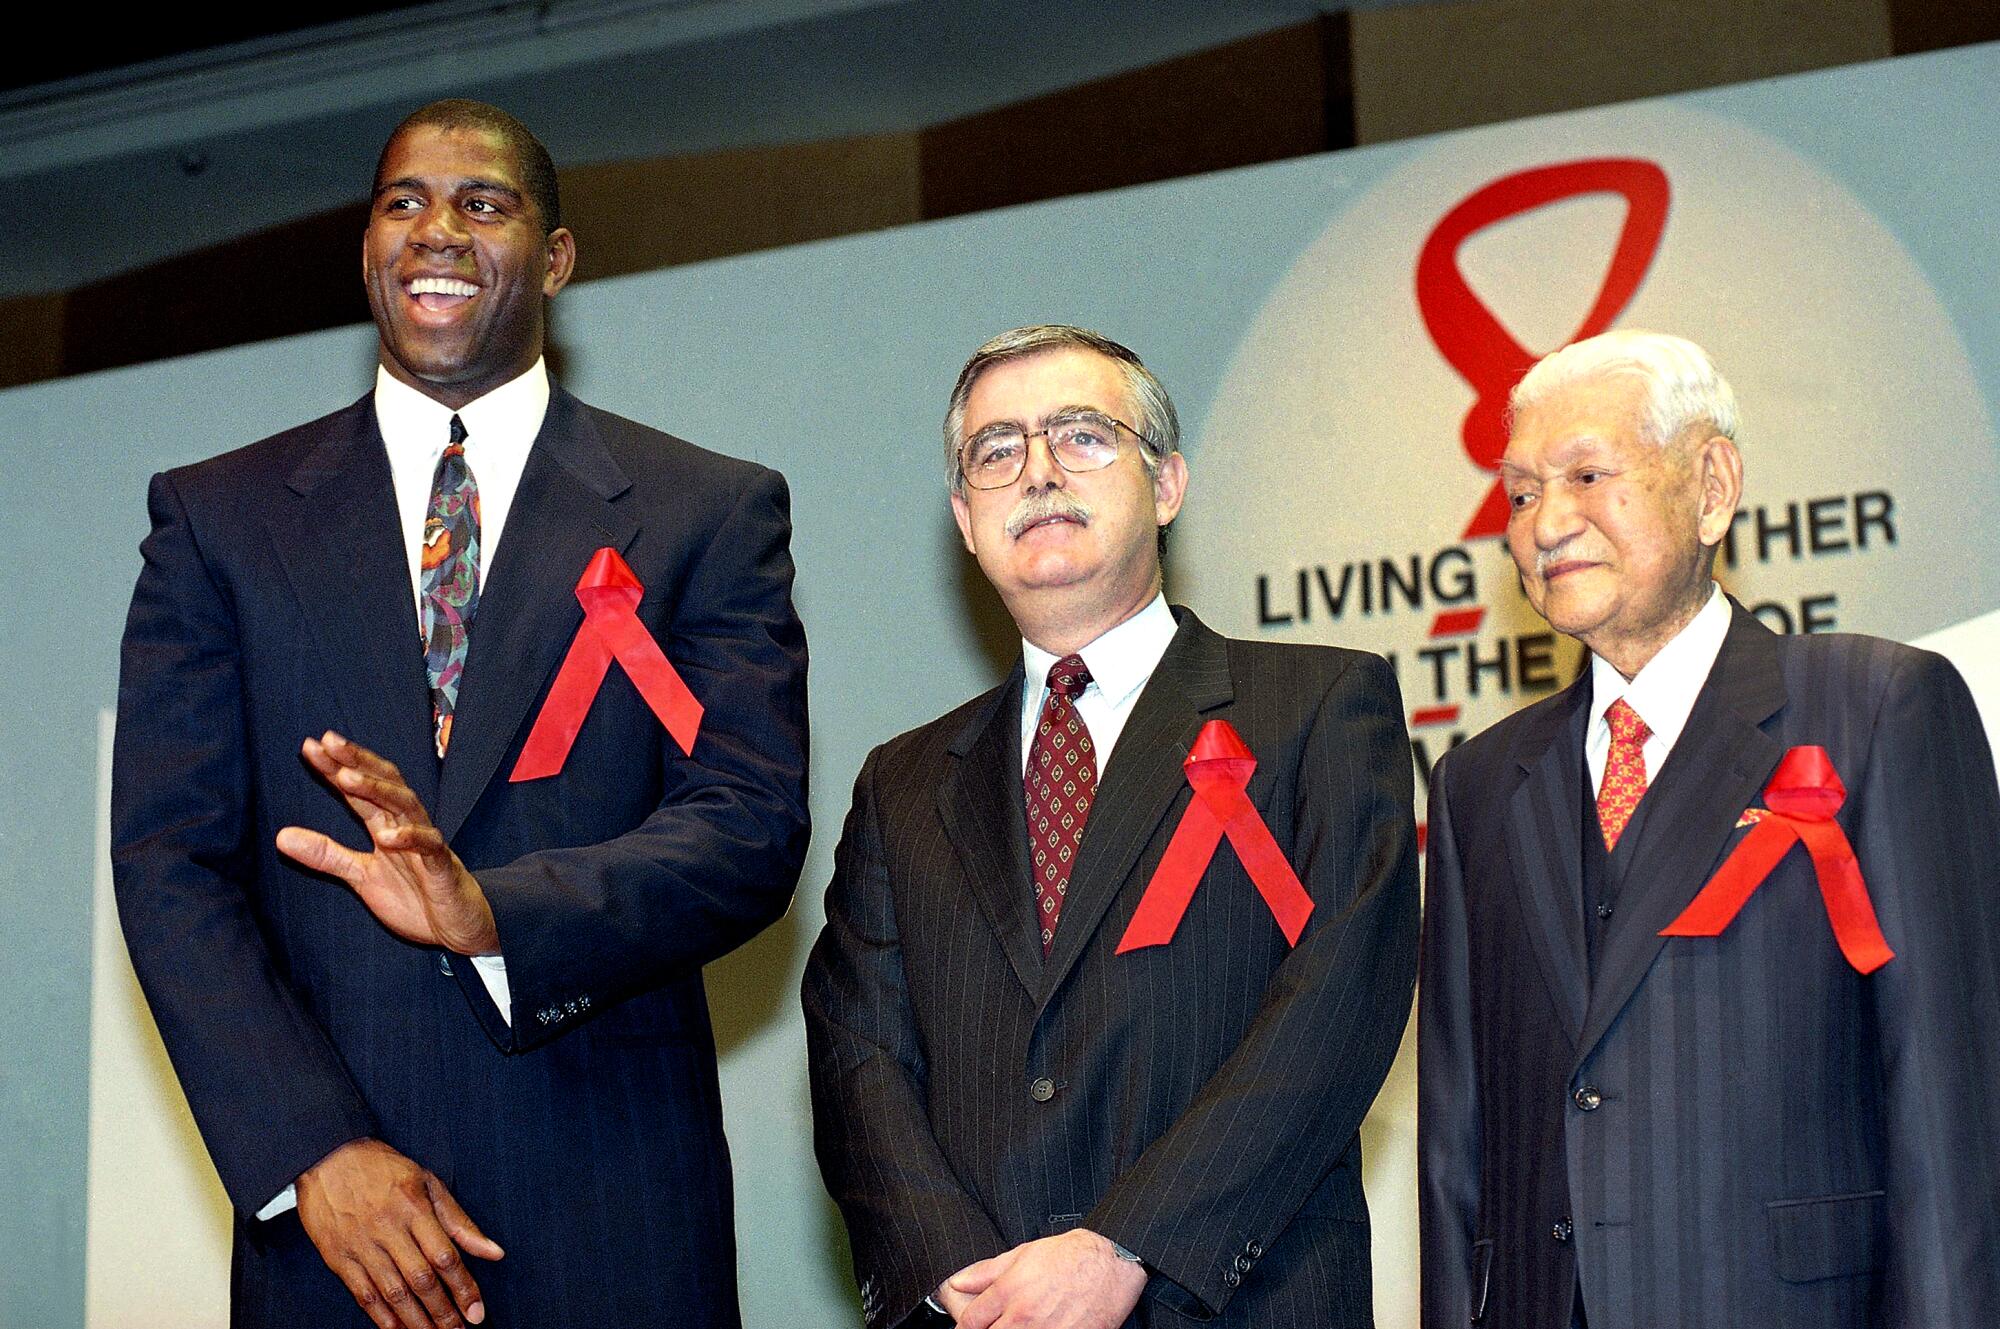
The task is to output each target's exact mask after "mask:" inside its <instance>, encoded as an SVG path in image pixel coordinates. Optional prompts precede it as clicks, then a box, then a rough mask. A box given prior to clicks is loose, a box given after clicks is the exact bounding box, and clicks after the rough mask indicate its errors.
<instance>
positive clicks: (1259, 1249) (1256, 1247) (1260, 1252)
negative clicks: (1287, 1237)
mask: <svg viewBox="0 0 2000 1329" xmlns="http://www.w3.org/2000/svg"><path fill="white" fill-rule="evenodd" d="M1243 1253H1244V1254H1245V1255H1247V1256H1249V1257H1250V1258H1251V1259H1253V1260H1261V1259H1263V1258H1264V1247H1263V1245H1262V1244H1261V1243H1259V1242H1255V1241H1253V1242H1251V1243H1249V1244H1248V1245H1246V1246H1245V1247H1244V1248H1243Z"/></svg>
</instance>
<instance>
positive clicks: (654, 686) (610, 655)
mask: <svg viewBox="0 0 2000 1329" xmlns="http://www.w3.org/2000/svg"><path fill="white" fill-rule="evenodd" d="M644 593H645V587H643V586H641V585H640V584H639V578H638V577H637V576H636V575H634V574H633V572H632V569H631V567H630V565H628V564H627V563H626V562H625V560H624V559H623V558H620V557H619V556H618V551H617V550H616V549H613V548H611V547H610V546H609V545H607V546H605V547H604V548H602V549H600V550H598V551H597V552H596V553H595V554H593V555H592V556H591V559H590V565H589V566H588V567H586V568H585V569H584V570H583V576H582V577H580V578H578V579H577V583H576V598H577V600H578V602H579V603H581V604H582V605H583V623H582V625H581V626H579V627H578V628H577V630H576V638H575V639H574V640H573V641H571V642H570V644H569V654H568V655H566V656H564V657H563V662H562V669H561V670H560V671H558V672H557V674H556V681H555V684H554V685H553V686H552V687H550V688H549V696H548V700H547V701H544V702H543V703H542V713H541V714H540V715H538V716H536V717H535V727H534V728H533V729H531V730H529V731H528V741H527V743H526V744H525V745H523V746H522V748H521V758H520V760H519V761H517V762H515V763H514V772H513V774H511V775H509V776H508V777H507V779H508V780H509V781H520V780H539V779H541V778H542V777H543V776H545V775H554V774H555V773H556V772H558V771H560V770H561V769H562V768H563V762H565V761H567V760H568V759H569V750H570V747H571V745H573V744H574V743H575V742H576V735H577V732H578V731H579V730H581V729H582V728H583V720H584V717H585V716H587V715H589V714H590V706H591V703H592V702H594V701H596V700H597V690H598V688H600V687H601V686H603V684H604V676H605V674H606V673H608V672H609V671H610V669H611V661H612V660H613V659H616V660H617V661H618V663H619V666H620V667H621V668H623V669H624V670H625V674H626V676H627V677H628V678H630V679H631V680H632V682H633V685H634V686H636V687H637V688H638V689H639V695H640V696H642V697H644V698H645V699H646V704H647V705H648V706H650V707H652V708H653V714H654V715H657V716H659V717H660V723H661V724H663V725H665V726H666V727H667V732H668V733H669V734H672V735H673V736H674V742H676V743H678V744H680V747H681V751H682V752H686V753H692V752H693V751H694V736H695V731H696V730H698V729H699V728H700V727H701V703H700V702H699V701H697V700H695V695H694V693H692V692H690V691H688V686H687V684H686V683H684V682H682V681H681V676H680V675H679V674H678V673H676V672H675V671H674V667H673V666H672V665H671V664H669V663H667V657H666V654H665V653H664V652H663V651H661V650H660V644H659V643H658V642H656V641H654V640H653V634H652V633H650V632H648V631H646V625H645V624H644V623H641V622H640V621H639V613H638V610H639V597H640V596H641V595H643V594H644Z"/></svg>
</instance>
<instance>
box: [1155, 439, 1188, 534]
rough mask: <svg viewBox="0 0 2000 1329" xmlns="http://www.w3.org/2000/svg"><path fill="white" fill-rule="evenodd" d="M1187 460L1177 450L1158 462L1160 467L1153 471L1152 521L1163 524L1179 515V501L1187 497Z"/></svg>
mask: <svg viewBox="0 0 2000 1329" xmlns="http://www.w3.org/2000/svg"><path fill="white" fill-rule="evenodd" d="M1187 486H1188V468H1187V462H1186V460H1185V459H1184V458H1182V456H1181V454H1180V453H1178V452H1170V453H1168V454H1167V459H1166V460H1165V461H1163V462H1161V463H1160V469H1159V470H1157V471H1155V472H1154V473H1153V521H1154V524H1155V525H1159V526H1165V525H1167V524H1169V523H1170V522H1172V521H1173V519H1174V518H1175V517H1177V516H1179V515H1180V510H1181V503H1182V501H1183V500H1185V499H1186V498H1187Z"/></svg>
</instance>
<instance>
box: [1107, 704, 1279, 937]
mask: <svg viewBox="0 0 2000 1329" xmlns="http://www.w3.org/2000/svg"><path fill="white" fill-rule="evenodd" d="M1183 766H1184V768H1185V769H1186V771H1187V778H1188V784H1189V785H1191V786H1193V788H1194V798H1193V800H1192V801H1190V802H1189V803H1188V806H1187V811H1186V812H1184V813H1182V814H1181V824H1180V825H1179V826H1176V827H1175V828H1174V838H1173V839H1171V840H1169V841H1168V842H1167V852H1166V855H1165V856H1164V857H1162V858H1161V859H1160V866H1159V867H1157V868H1155V869H1154V870H1153V879H1152V880H1151V881H1150V882H1148V883H1146V893H1145V894H1144V895H1142V896H1140V897H1139V908H1138V909H1137V910H1136V911H1135V912H1134V913H1133V915H1132V921H1131V923H1130V924H1128V925H1127V926H1126V928H1125V935H1124V936H1123V937H1121V938H1120V939H1119V941H1118V954H1120V955H1123V954H1125V952H1127V951H1136V950H1138V949H1140V948H1141V947H1144V946H1164V945H1166V944H1167V943H1168V942H1170V941H1172V940H1173V939H1174V930H1175V929H1176V928H1178V927H1180V925H1181V915H1183V914H1185V913H1186V912H1187V907H1188V902H1189V901H1191V900H1193V899H1194V891H1195V887H1197V886H1199V885H1200V884H1201V874H1202V873H1203V872H1205V871H1207V870H1208V863H1209V860H1210V859H1212V858H1214V857H1215V850H1216V847H1217V846H1218V845H1220V844H1221V843H1222V837H1223V836H1225V835H1227V836H1228V837H1229V843H1230V844H1232V845H1235V846H1236V856H1237V857H1238V858H1239V859H1241V860H1242V862H1243V867H1244V869H1245V870H1246V871H1248V872H1249V874H1250V880H1251V881H1252V882H1253V883H1255V885H1256V887H1257V893H1258V894H1259V895H1261V896H1263V897H1264V903H1265V904H1266V905H1268V906H1270V910H1271V916H1272V917H1273V918H1275V919H1277V920H1278V927H1279V929H1280V930H1281V931H1282V932H1283V933H1284V934H1285V940H1286V941H1287V942H1288V943H1290V944H1291V945H1293V946H1296V945H1298V944H1299V934H1300V933H1301V932H1304V931H1305V928H1306V919H1307V918H1309V917H1311V916H1312V911H1313V902H1312V897H1311V896H1310V895H1307V894H1306V888H1305V887H1304V886H1301V885H1300V884H1299V875H1298V873H1296V872H1294V871H1292V865H1291V864H1290V863H1287V862H1286V861H1285V852H1284V850H1282V849H1280V848H1278V842H1277V841H1276V840H1274V839H1272V838H1271V830H1270V828H1269V827H1268V826H1266V825H1265V824H1264V819H1263V818H1262V817H1261V816H1259V815H1258V813H1257V809H1256V808H1255V807H1253V806H1252V805H1251V803H1250V797H1249V795H1247V794H1245V793H1244V792H1243V791H1244V789H1245V788H1246V787H1248V785H1249V784H1250V773H1251V772H1252V771H1255V770H1256V769H1257V759H1256V758H1255V757H1253V756H1251V755H1250V749H1249V748H1247V747H1245V746H1244V745H1243V740H1242V739H1241V738H1239V737H1237V735H1236V731H1235V730H1234V729H1233V728H1231V727H1230V724H1229V722H1228V721H1227V720H1210V721H1209V722H1208V723H1207V724H1205V725H1203V726H1202V727H1201V733H1200V734H1198V735H1196V737H1195V740H1194V746H1193V747H1192V748H1190V749H1189V750H1188V755H1187V761H1186V762H1184V763H1183Z"/></svg>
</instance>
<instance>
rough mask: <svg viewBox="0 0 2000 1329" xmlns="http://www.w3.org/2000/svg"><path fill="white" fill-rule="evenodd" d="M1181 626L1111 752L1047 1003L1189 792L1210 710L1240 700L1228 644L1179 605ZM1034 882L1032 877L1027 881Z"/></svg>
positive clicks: (1066, 910)
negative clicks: (1190, 758) (1192, 761)
mask: <svg viewBox="0 0 2000 1329" xmlns="http://www.w3.org/2000/svg"><path fill="white" fill-rule="evenodd" d="M1175 617H1176V618H1178V619H1179V620H1180V627H1179V629H1178V630H1177V631H1176V632H1175V633H1174V637H1173V640H1172V641H1171V642H1169V643H1168V644H1167V650H1166V654H1164V655H1163V656H1161V657H1160V663H1159V665H1158V666H1157V667H1156V668H1155V669H1154V670H1153V676H1152V678H1150V679H1149V680H1147V682H1146V686H1145V688H1144V690H1143V691H1141V692H1140V694H1139V700H1138V701H1137V702H1136V703H1135V704H1134V705H1133V707H1132V714H1131V716H1130V718H1129V719H1127V720H1126V722H1125V728H1124V729H1123V730H1122V731H1121V732H1120V734H1119V736H1118V742H1117V744H1116V746H1114V747H1113V748H1112V750H1111V760H1110V762H1109V764H1108V765H1107V766H1106V768H1105V770H1104V773H1103V775H1102V777H1101V778H1100V779H1099V780H1098V786H1097V797H1096V799H1095V801H1094V802H1093V803H1092V804H1091V809H1090V820H1089V822H1088V823H1087V824H1086V826H1085V829H1084V833H1083V845H1082V847H1081V848H1079V849H1078V851H1077V858H1076V867H1075V869H1074V870H1073V871H1071V873H1070V876H1069V887H1068V890H1067V891H1066V892H1065V894H1064V898H1063V907H1062V919H1061V921H1060V922H1059V923H1057V925H1056V939H1055V946H1054V948H1053V949H1052V950H1051V951H1050V952H1049V958H1048V963H1047V964H1046V965H1044V966H1043V973H1042V978H1043V984H1044V985H1043V987H1042V989H1041V997H1042V1000H1043V1002H1044V1003H1046V1002H1047V1000H1048V999H1049V998H1050V997H1051V996H1053V995H1054V994H1055V992H1056V991H1057V989H1059V988H1060V987H1061V986H1062V983H1063V979H1064V978H1065V977H1067V976H1068V974H1069V971H1070V970H1071V969H1072V968H1074V967H1075V966H1076V962H1077V960H1078V958H1079V957H1081V956H1082V955H1083V953H1084V951H1085V950H1086V949H1087V948H1088V947H1089V945H1090V942H1091V938H1092V934H1094V933H1095V932H1096V931H1097V927H1098V924H1099V923H1100V922H1101V921H1102V920H1103V918H1104V914H1105V911H1106V910H1108V909H1109V908H1110V907H1111V902H1112V901H1113V900H1115V899H1116V898H1117V897H1118V893H1119V891H1120V890H1122V889H1123V888H1124V886H1125V884H1126V883H1127V881H1128V880H1129V879H1130V878H1131V876H1132V873H1133V870H1134V868H1135V867H1136V866H1137V865H1138V861H1139V856H1140V854H1141V853H1142V852H1143V851H1144V850H1145V847H1146V845H1147V842H1148V841H1150V840H1151V839H1152V838H1153V833H1154V831H1155V830H1157V829H1158V828H1159V825H1160V823H1161V822H1162V821H1163V820H1165V819H1166V817H1167V814H1168V813H1169V812H1171V811H1173V810H1174V808H1175V807H1176V806H1179V805H1184V804H1185V803H1186V802H1187V800H1188V797H1189V793H1188V783H1187V774H1186V771H1185V769H1184V768H1183V766H1182V763H1183V762H1185V761H1186V760H1187V754H1188V749H1189V748H1190V747H1192V746H1193V745H1194V740H1195V736H1196V735H1197V734H1199V733H1200V732H1201V724H1202V718H1201V713H1202V712H1203V711H1206V710H1210V709H1212V708H1214V707H1217V706H1222V705H1226V704H1227V703H1229V702H1230V701H1231V700H1233V699H1234V697H1235V689H1234V686H1233V685H1232V684H1231V682H1230V678H1229V644H1228V642H1227V641H1226V640H1224V639H1223V638H1222V637H1221V636H1218V635H1217V634H1216V633H1214V632H1211V631H1210V630H1209V629H1208V628H1207V627H1206V626H1205V625H1204V624H1203V623H1202V622H1201V620H1200V619H1198V618H1196V617H1195V616H1194V615H1193V613H1191V612H1189V611H1188V610H1185V609H1177V610H1176V611H1175ZM1026 880H1027V878H1026V877H1025V876H1023V878H1022V881H1023V882H1024V883H1025V882H1026Z"/></svg>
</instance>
